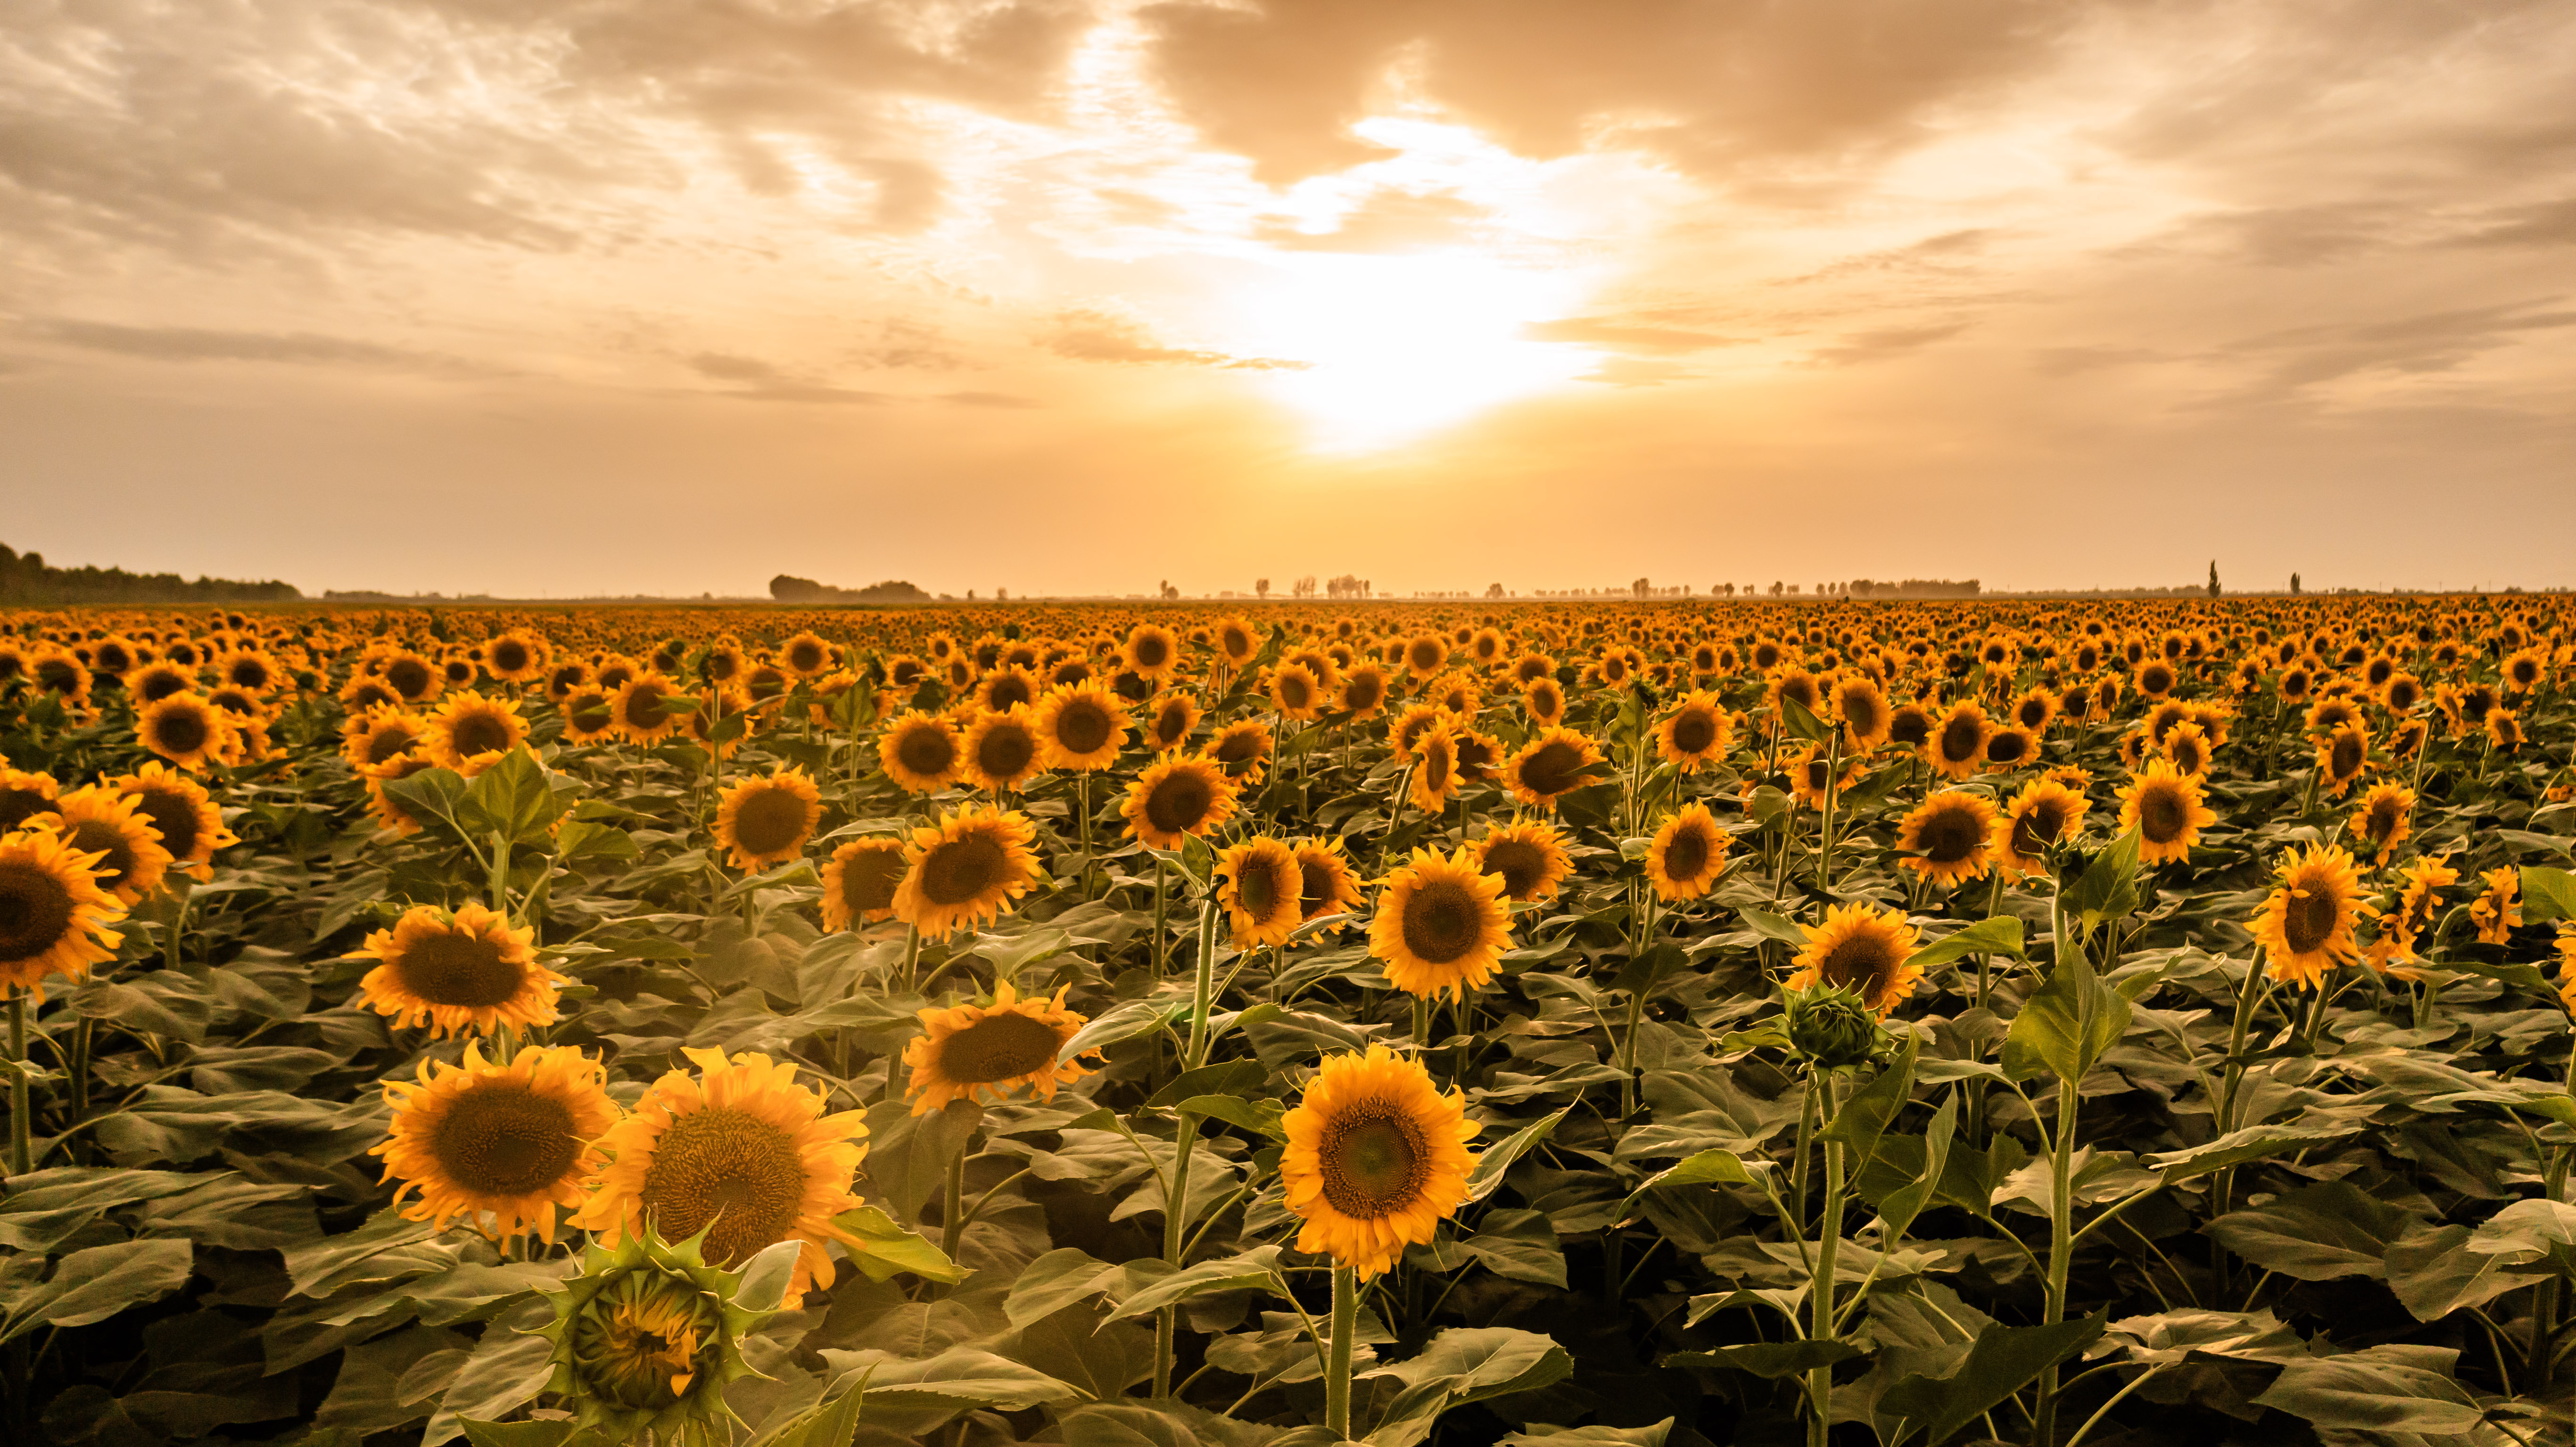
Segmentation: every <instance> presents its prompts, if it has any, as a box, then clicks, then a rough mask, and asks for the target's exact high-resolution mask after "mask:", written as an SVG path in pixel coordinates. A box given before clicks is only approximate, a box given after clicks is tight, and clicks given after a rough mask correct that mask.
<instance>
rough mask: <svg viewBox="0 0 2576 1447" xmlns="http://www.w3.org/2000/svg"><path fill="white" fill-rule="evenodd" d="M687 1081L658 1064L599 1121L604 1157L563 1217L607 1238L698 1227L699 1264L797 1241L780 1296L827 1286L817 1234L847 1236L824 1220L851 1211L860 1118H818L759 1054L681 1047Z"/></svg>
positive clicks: (819, 1109) (788, 1069) (685, 1235)
mask: <svg viewBox="0 0 2576 1447" xmlns="http://www.w3.org/2000/svg"><path fill="white" fill-rule="evenodd" d="M681 1053H682V1054H684V1055H686V1056H687V1057H688V1058H689V1060H690V1061H691V1062H692V1063H693V1064H695V1065H696V1066H697V1067H698V1075H697V1076H696V1077H695V1078H692V1077H691V1076H690V1075H689V1074H688V1072H686V1071H682V1070H672V1071H667V1072H665V1073H664V1074H663V1076H662V1078H661V1079H659V1080H656V1081H654V1082H653V1084H652V1086H651V1087H650V1088H649V1089H647V1090H646V1091H645V1092H644V1096H643V1098H642V1099H641V1100H638V1101H637V1102H636V1103H635V1113H634V1114H632V1115H629V1116H627V1117H626V1118H625V1119H623V1120H621V1121H619V1122H617V1124H615V1125H613V1126H611V1127H609V1131H608V1138H607V1142H606V1144H607V1146H608V1148H609V1150H610V1151H611V1152H612V1153H613V1154H614V1156H615V1160H614V1161H613V1163H611V1164H610V1165H609V1166H608V1167H606V1168H605V1169H604V1170H601V1171H600V1172H598V1173H597V1174H596V1175H594V1176H592V1177H591V1180H590V1198H589V1200H588V1201H586V1202H585V1203H584V1204H583V1205H582V1208H581V1209H580V1211H579V1212H577V1213H575V1215H574V1216H573V1218H572V1224H574V1225H576V1226H580V1227H583V1228H585V1229H587V1230H591V1231H596V1232H598V1233H600V1244H602V1245H605V1246H612V1247H613V1246H615V1245H616V1244H617V1243H618V1242H619V1241H620V1240H622V1239H624V1238H625V1237H626V1236H627V1235H629V1234H636V1235H640V1234H642V1233H643V1231H644V1228H645V1226H646V1225H647V1223H650V1225H651V1226H652V1228H653V1230H654V1231H655V1232H656V1233H657V1234H659V1235H660V1236H661V1237H662V1238H663V1239H665V1240H672V1241H684V1240H687V1239H689V1238H690V1237H693V1236H696V1235H697V1234H698V1233H699V1232H701V1231H704V1232H705V1233H706V1241H705V1243H704V1247H703V1249H704V1251H705V1252H706V1259H707V1260H708V1262H709V1263H710V1264H714V1265H722V1266H739V1265H741V1264H742V1263H743V1262H745V1261H748V1260H750V1259H751V1258H752V1257H753V1256H754V1255H756V1254H758V1253H759V1252H760V1251H761V1250H762V1249H763V1248H765V1247H768V1246H772V1245H775V1244H776V1243H778V1242H781V1241H795V1242H798V1243H800V1245H799V1248H798V1250H797V1253H796V1271H795V1275H794V1276H793V1277H792V1278H791V1279H790V1280H789V1282H788V1287H787V1299H786V1302H785V1305H787V1306H788V1307H791V1308H792V1307H794V1306H796V1305H798V1304H799V1303H801V1302H802V1301H803V1300H804V1296H805V1292H806V1291H807V1289H808V1288H810V1287H817V1286H830V1285H831V1284H832V1275H833V1272H832V1258H831V1257H830V1256H828V1255H826V1254H825V1252H824V1244H825V1243H826V1242H828V1241H833V1240H840V1241H845V1242H846V1241H848V1240H850V1238H849V1237H848V1236H847V1235H845V1234H844V1233H843V1232H842V1231H841V1230H840V1229H839V1228H838V1227H836V1226H834V1225H833V1224H832V1218H833V1217H834V1216H837V1215H839V1214H840V1213H842V1212H843V1211H848V1210H853V1209H855V1208H856V1207H857V1206H858V1204H859V1198H858V1197H857V1196H856V1195H854V1194H852V1193H851V1191H850V1181H851V1179H852V1178H853V1177H854V1176H856V1175H857V1174H858V1169H859V1163H860V1161H861V1160H862V1159H864V1158H865V1157H866V1155H867V1149H868V1148H867V1145H866V1140H867V1134H868V1126H867V1116H866V1112H864V1111H856V1110H845V1111H841V1112H838V1113H837V1114H831V1115H826V1114H824V1110H823V1105H824V1102H823V1097H822V1096H821V1095H820V1094H817V1093H816V1092H815V1091H813V1090H811V1089H809V1088H807V1087H805V1086H802V1085H798V1084H797V1083H796V1067H794V1066H793V1065H784V1064H772V1063H771V1061H770V1059H769V1057H768V1056H766V1055H749V1054H746V1055H738V1056H735V1057H733V1058H732V1059H731V1060H728V1059H726V1058H725V1053H724V1052H723V1051H721V1050H686V1051H683V1052H681Z"/></svg>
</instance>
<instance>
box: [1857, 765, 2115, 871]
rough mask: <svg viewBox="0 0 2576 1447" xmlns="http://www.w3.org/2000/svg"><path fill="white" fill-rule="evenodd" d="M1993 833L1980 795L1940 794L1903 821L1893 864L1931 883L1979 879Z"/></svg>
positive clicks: (1990, 813)
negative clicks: (1899, 854) (1901, 855)
mask: <svg viewBox="0 0 2576 1447" xmlns="http://www.w3.org/2000/svg"><path fill="white" fill-rule="evenodd" d="M2079 817H2081V816H2080V812H2079ZM1994 833H1995V806H1994V805H1992V804H1990V803H1988V802H1986V799H1985V797H1984V796H1983V795H1979V794H1971V793H1968V792H1966V791H1965V790H1960V789H1943V790H1941V791H1940V792H1938V793H1936V794H1934V795H1932V796H1931V797H1930V798H1927V799H1925V800H1924V801H1923V802H1922V803H1921V804H1918V805H1916V806H1915V808H1914V812H1912V813H1910V814H1908V815H1906V816H1905V824H1904V827H1903V829H1902V830H1901V831H1900V832H1899V833H1898V835H1897V839H1896V847H1897V848H1898V849H1899V850H1902V851H1903V852H1904V853H1905V854H1906V855H1907V856H1908V857H1907V858H1905V859H1901V860H1899V861H1897V862H1898V864H1899V865H1900V866H1901V867H1903V868H1906V869H1910V870H1913V871H1914V872H1915V873H1916V874H1919V875H1921V876H1923V877H1924V878H1925V879H1928V880H1931V881H1932V882H1934V883H1935V884H1947V885H1955V884H1958V883H1959V882H1961V881H1962V880H1969V879H1983V878H1985V877H1986V870H1987V869H1988V867H1989V866H1990V865H1991V864H1992V863H1993V858H1994V855H1993V850H1992V848H1991V841H1992V840H1993V838H1994Z"/></svg>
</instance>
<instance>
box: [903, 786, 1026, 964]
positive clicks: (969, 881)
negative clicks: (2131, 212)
mask: <svg viewBox="0 0 2576 1447" xmlns="http://www.w3.org/2000/svg"><path fill="white" fill-rule="evenodd" d="M1037 837H1038V831H1037V826H1036V825H1035V824H1033V823H1031V822H1030V821H1029V817H1028V816H1027V815H1025V814H1022V813H1020V812H1019V811H1018V810H1016V809H1014V810H1009V811H1004V810H1000V809H992V808H986V807H983V806H981V805H975V804H969V805H967V806H966V807H965V808H963V809H960V810H958V811H957V812H956V813H954V814H943V815H941V816H940V818H939V822H938V823H936V824H925V825H923V826H922V827H920V828H918V829H915V830H914V831H912V838H911V841H910V842H909V843H908V844H906V845H905V847H904V854H903V858H904V874H903V882H902V883H900V884H898V885H896V886H895V891H894V912H895V917H896V918H898V919H900V920H902V921H903V922H904V923H906V924H908V925H911V926H912V927H913V928H915V929H917V930H920V931H921V933H922V937H923V938H925V939H933V940H944V939H946V938H948V937H949V936H950V935H952V934H955V933H956V932H957V931H958V930H959V929H966V928H979V927H981V926H982V925H983V924H985V923H986V922H987V921H989V920H994V919H998V918H1000V917H1001V916H1002V915H1003V914H1004V913H1005V912H1006V911H1008V910H1009V909H1010V908H1012V901H1014V900H1016V899H1018V898H1019V897H1020V896H1021V895H1024V894H1026V893H1028V892H1029V890H1030V889H1032V888H1034V887H1035V886H1036V884H1037V882H1038V880H1039V879H1040V878H1042V877H1043V876H1042V875H1041V874H1040V873H1039V870H1038V856H1037V852H1036V850H1035V849H1033V848H1032V847H1031V846H1033V845H1034V844H1036V842H1037Z"/></svg>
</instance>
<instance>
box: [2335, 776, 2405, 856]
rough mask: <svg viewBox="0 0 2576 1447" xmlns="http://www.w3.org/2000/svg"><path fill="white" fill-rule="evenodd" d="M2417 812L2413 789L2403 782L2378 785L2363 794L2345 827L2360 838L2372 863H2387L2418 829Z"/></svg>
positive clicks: (2363, 851) (2364, 852) (2365, 853)
mask: <svg viewBox="0 0 2576 1447" xmlns="http://www.w3.org/2000/svg"><path fill="white" fill-rule="evenodd" d="M2414 815H2415V791H2414V790H2412V789H2410V788H2407V787H2406V786H2405V785H2403V784H2375V785H2373V786H2372V787H2371V789H2370V792H2369V793H2366V794H2364V795H2362V796H2361V807H2360V808H2358V809H2355V810H2354V811H2353V814H2352V818H2351V820H2350V821H2349V822H2347V823H2346V824H2345V825H2344V828H2345V829H2346V830H2348V831H2350V833H2351V834H2352V836H2353V837H2354V838H2355V839H2358V840H2360V841H2361V845H2362V849H2361V852H2362V853H2363V854H2364V855H2366V856H2368V857H2369V859H2370V862H2371V863H2373V864H2386V863H2387V862H2388V856H2389V855H2391V854H2394V853H2396V852H2397V846H2398V845H2399V844H2401V843H2403V842H2404V841H2405V839H2406V837H2407V836H2408V835H2409V834H2412V833H2414V832H2415V831H2414V828H2413V824H2412V820H2413V818H2414Z"/></svg>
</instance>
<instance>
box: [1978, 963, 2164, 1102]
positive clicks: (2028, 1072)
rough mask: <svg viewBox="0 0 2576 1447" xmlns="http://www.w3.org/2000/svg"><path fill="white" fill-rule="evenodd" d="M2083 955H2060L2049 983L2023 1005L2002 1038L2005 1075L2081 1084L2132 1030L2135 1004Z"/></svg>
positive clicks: (2042, 986)
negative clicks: (2103, 978)
mask: <svg viewBox="0 0 2576 1447" xmlns="http://www.w3.org/2000/svg"><path fill="white" fill-rule="evenodd" d="M2084 953H2085V952H2084V951H2083V950H2080V949H2070V950H2066V951H2063V952H2061V955H2060V957H2059V959H2058V961H2057V964H2056V965H2055V966H2054V967H2053V968H2052V969H2050V971H2049V974H2048V981H2047V983H2045V984H2043V985H2041V986H2040V987H2039V989H2038V990H2036V991H2034V992H2033V993H2032V995H2031V997H2030V998H2029V999H2028V1000H2026V1001H2024V1002H2023V1003H2022V1007H2021V1013H2020V1014H2018V1015H2015V1016H2014V1017H2013V1022H2012V1029H2011V1031H2010V1032H2009V1033H2007V1034H2006V1035H2005V1036H2004V1058H2003V1064H2004V1073H2005V1074H2007V1075H2010V1076H2011V1077H2012V1078H2013V1079H2015V1080H2028V1079H2030V1078H2031V1077H2033V1076H2035V1075H2038V1074H2040V1073H2042V1072H2043V1071H2045V1072H2047V1073H2050V1074H2053V1075H2055V1076H2056V1077H2057V1078H2058V1079H2060V1080H2081V1079H2083V1078H2084V1076H2085V1074H2086V1073H2087V1072H2089V1071H2091V1070H2092V1068H2093V1066H2094V1063H2095V1062H2096V1061H2098V1060H2100V1059H2101V1058H2102V1056H2103V1053H2104V1052H2106V1051H2108V1050H2109V1049H2110V1048H2111V1047H2112V1046H2114V1045H2116V1044H2118V1043H2120V1037H2121V1036H2122V1035H2123V1034H2126V1033H2127V1031H2128V1028H2129V1014H2130V1010H2131V1008H2132V1007H2131V1006H2130V1004H2129V1002H2128V1000H2127V999H2126V998H2125V997H2123V996H2122V995H2121V994H2120V992H2119V991H2117V990H2114V989H2112V988H2111V987H2110V986H2109V985H2106V984H2104V983H2102V981H2101V979H2100V977H2099V976H2096V975H2095V974H2094V973H2093V966H2092V964H2091V963H2090V962H2088V961H2087V960H2086V959H2085V957H2084Z"/></svg>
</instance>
